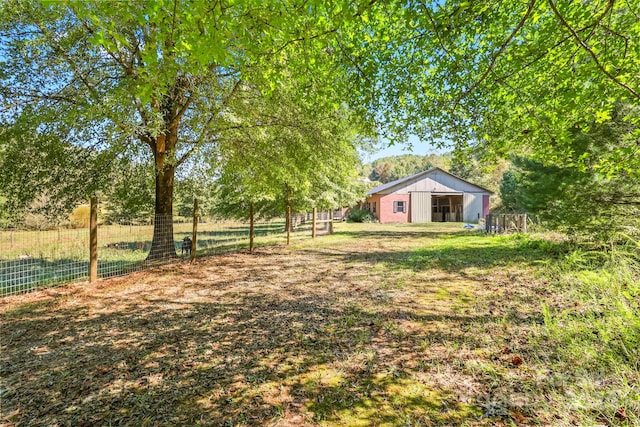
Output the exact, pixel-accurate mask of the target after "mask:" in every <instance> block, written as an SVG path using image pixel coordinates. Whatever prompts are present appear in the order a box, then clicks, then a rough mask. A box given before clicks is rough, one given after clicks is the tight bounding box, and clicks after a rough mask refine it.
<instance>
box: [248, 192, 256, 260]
mask: <svg viewBox="0 0 640 427" xmlns="http://www.w3.org/2000/svg"><path fill="white" fill-rule="evenodd" d="M253 227H254V212H253V202H251V203H250V204H249V253H250V254H252V253H253V236H254V232H255V229H254V228H253Z"/></svg>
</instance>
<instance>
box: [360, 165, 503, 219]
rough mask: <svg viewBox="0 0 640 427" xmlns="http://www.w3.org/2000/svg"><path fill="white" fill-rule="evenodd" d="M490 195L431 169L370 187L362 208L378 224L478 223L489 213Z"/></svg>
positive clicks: (448, 174) (451, 175) (469, 184)
mask: <svg viewBox="0 0 640 427" xmlns="http://www.w3.org/2000/svg"><path fill="white" fill-rule="evenodd" d="M491 194H493V192H492V191H490V190H487V189H486V188H483V187H481V186H479V185H476V184H472V183H471V182H469V181H466V180H464V179H462V178H460V177H457V176H455V175H453V174H451V173H449V172H447V171H445V170H443V169H440V168H433V169H429V170H426V171H422V172H419V173H417V174H415V175H411V176H407V177H405V178H401V179H398V180H396V181H392V182H388V183H386V184H383V185H380V186H378V187H375V188H373V189H371V190H369V191H368V192H367V199H366V201H365V205H364V207H365V208H366V209H368V210H369V211H370V212H371V213H372V214H373V215H374V216H375V217H376V218H377V219H378V221H380V222H381V223H389V222H415V223H423V222H478V220H479V219H480V218H484V217H485V216H487V215H488V214H489V197H490V196H491Z"/></svg>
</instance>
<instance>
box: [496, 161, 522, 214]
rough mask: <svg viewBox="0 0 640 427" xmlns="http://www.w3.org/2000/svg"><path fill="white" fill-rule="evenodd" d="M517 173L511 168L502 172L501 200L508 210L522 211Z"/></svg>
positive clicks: (503, 206) (504, 208) (505, 209)
mask: <svg viewBox="0 0 640 427" xmlns="http://www.w3.org/2000/svg"><path fill="white" fill-rule="evenodd" d="M519 198H520V195H519V194H518V182H517V174H516V173H515V172H514V171H513V170H511V169H509V170H506V171H505V172H504V173H503V174H502V182H500V200H501V201H502V209H503V210H504V211H506V212H520V211H522V210H523V207H522V206H521V204H520V201H519Z"/></svg>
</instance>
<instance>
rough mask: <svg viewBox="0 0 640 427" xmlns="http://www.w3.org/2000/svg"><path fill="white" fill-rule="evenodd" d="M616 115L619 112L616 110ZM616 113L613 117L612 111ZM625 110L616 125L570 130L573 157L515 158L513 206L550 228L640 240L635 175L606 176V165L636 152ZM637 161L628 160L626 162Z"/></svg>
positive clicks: (602, 237)
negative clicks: (634, 237)
mask: <svg viewBox="0 0 640 427" xmlns="http://www.w3.org/2000/svg"><path fill="white" fill-rule="evenodd" d="M616 111H618V110H616ZM614 114H615V112H614ZM627 117H628V114H627V113H625V112H622V111H621V114H615V115H614V117H613V118H612V120H609V121H606V122H604V123H593V124H590V125H588V126H586V127H585V128H584V129H583V128H573V129H572V130H571V135H572V138H571V151H572V153H573V154H572V155H571V156H568V157H566V158H564V159H562V160H559V161H556V162H554V161H548V162H545V163H543V162H541V161H537V160H534V159H530V158H516V159H515V160H514V166H515V168H514V170H513V171H511V172H510V174H509V175H508V176H507V178H508V181H507V183H511V184H512V185H511V186H510V187H509V188H507V187H506V184H505V187H504V190H505V192H507V193H506V194H507V195H508V197H509V199H508V200H511V201H512V202H513V203H514V205H515V206H518V207H521V208H523V209H525V210H526V211H528V212H531V213H534V214H536V215H539V217H540V219H541V220H544V221H545V222H546V224H547V225H548V226H549V227H552V228H556V229H560V230H566V231H568V232H569V233H570V234H572V235H573V236H575V237H579V236H584V235H588V236H589V238H590V239H591V240H593V239H595V241H596V242H601V243H602V242H608V241H611V240H616V239H619V238H620V234H619V233H622V234H623V235H629V236H640V219H639V218H640V181H639V180H638V177H637V173H638V172H637V171H625V170H621V171H618V172H616V173H611V174H607V173H606V172H605V171H606V170H609V168H608V167H606V166H603V164H602V162H603V161H607V160H611V158H613V157H616V156H617V155H619V153H620V152H623V151H627V150H637V142H636V141H635V140H634V139H629V138H628V135H629V134H630V133H633V131H632V130H631V129H629V128H630V127H632V126H634V125H632V124H630V123H629V122H628V121H627V120H626V118H627ZM631 162H636V163H637V159H633V160H632V159H629V160H627V163H629V164H630V163H631Z"/></svg>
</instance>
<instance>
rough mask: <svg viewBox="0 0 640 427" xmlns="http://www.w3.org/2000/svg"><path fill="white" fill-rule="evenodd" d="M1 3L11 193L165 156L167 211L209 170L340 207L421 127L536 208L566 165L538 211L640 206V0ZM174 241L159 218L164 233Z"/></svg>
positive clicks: (101, 181)
mask: <svg viewBox="0 0 640 427" xmlns="http://www.w3.org/2000/svg"><path fill="white" fill-rule="evenodd" d="M0 7H1V8H2V10H1V12H2V14H1V17H0V62H1V66H2V68H1V69H2V72H1V73H0V99H1V101H2V102H1V107H0V108H1V110H0V125H1V126H0V129H2V148H1V149H0V158H2V159H3V164H2V168H1V172H2V174H1V175H2V177H1V179H2V180H3V181H2V182H3V188H4V193H5V195H4V197H5V199H4V201H3V203H5V204H6V203H8V202H10V201H11V199H15V197H11V198H7V197H6V194H11V195H14V194H19V193H20V192H22V193H23V195H24V197H20V198H19V199H20V200H28V199H30V200H32V201H33V200H36V199H37V198H38V197H40V198H42V197H45V198H47V200H48V203H49V204H53V205H58V204H59V205H61V206H62V205H66V204H67V203H68V202H70V201H72V199H74V198H84V197H86V196H87V195H89V194H94V193H95V192H96V191H100V190H102V189H104V188H106V187H108V186H109V180H113V179H115V178H113V175H112V174H111V170H114V169H115V166H114V165H116V164H117V163H118V161H117V159H121V158H123V157H128V158H129V159H130V160H132V161H133V164H137V162H143V161H144V162H147V164H148V165H150V166H149V167H150V168H152V170H153V180H154V192H153V211H154V213H155V214H159V215H172V213H173V211H174V202H175V200H174V188H175V186H176V183H177V182H179V181H180V179H181V178H180V174H183V175H185V176H188V177H189V178H194V177H193V176H192V175H190V174H191V172H192V171H198V170H202V169H207V168H211V170H213V171H214V172H213V175H214V178H215V180H216V182H220V184H221V186H222V187H224V188H221V189H220V190H219V191H220V193H219V194H221V196H222V197H221V199H223V200H225V202H224V203H225V205H226V206H228V207H229V209H231V207H232V206H244V205H246V204H247V203H249V204H257V205H261V206H262V207H261V208H260V209H261V210H262V211H264V212H267V211H269V210H270V209H271V208H269V207H268V206H269V205H273V204H280V205H281V204H283V203H284V204H291V203H297V204H300V205H304V206H310V205H322V204H325V203H327V204H328V203H337V202H338V201H344V200H347V199H348V198H350V197H352V196H353V194H354V190H357V189H356V188H354V187H353V186H352V185H351V182H352V179H351V177H353V176H354V175H355V173H356V171H357V167H358V166H357V161H356V159H357V155H356V152H357V149H358V147H363V146H366V145H368V144H369V142H370V141H371V140H375V139H376V138H377V137H379V136H383V137H385V139H387V140H390V141H404V140H406V139H407V137H408V136H409V135H417V136H418V137H420V138H421V139H423V140H429V141H434V142H435V143H436V144H441V145H443V144H445V142H450V143H452V144H453V145H454V148H455V150H454V152H455V153H457V154H456V155H458V156H460V157H461V158H470V156H469V155H466V154H465V153H468V152H469V151H470V152H473V153H474V160H471V163H469V162H466V163H465V162H462V163H461V164H460V167H459V169H458V171H457V172H458V173H457V174H458V175H464V174H465V173H467V174H471V173H472V172H473V169H474V166H473V162H476V161H479V162H481V163H483V164H484V163H485V161H486V159H493V160H495V159H506V160H513V162H514V164H515V165H517V166H518V168H516V169H514V171H513V173H512V175H511V177H510V178H509V179H511V181H512V182H514V183H516V184H517V186H518V188H519V190H518V191H519V192H520V193H517V194H520V195H518V196H517V197H516V200H519V202H518V203H519V205H518V206H520V207H523V208H524V207H527V208H528V209H532V206H533V205H532V204H531V203H529V202H528V201H527V200H528V199H527V198H526V197H524V196H522V194H525V189H526V188H528V187H527V185H528V184H527V182H533V183H537V182H539V181H540V179H541V178H542V177H545V176H553V174H556V176H557V177H558V179H557V180H556V181H555V182H556V183H565V182H566V185H565V184H563V185H559V187H561V189H563V191H559V190H558V191H556V192H555V193H554V197H561V198H563V199H561V201H557V200H556V199H555V198H554V199H553V200H551V199H550V200H549V201H548V203H547V202H544V203H540V204H539V206H542V205H544V206H547V207H549V206H552V205H555V204H557V209H555V211H556V212H558V213H556V215H558V216H561V214H560V213H559V212H562V211H566V210H567V209H574V207H578V206H586V205H585V204H581V203H580V202H579V201H578V200H577V199H575V194H583V193H584V194H585V198H588V200H589V201H592V200H593V201H598V204H597V205H592V209H591V210H590V211H589V212H590V213H591V214H592V216H599V217H606V216H612V215H615V216H616V217H619V216H626V215H628V214H633V213H634V212H636V211H635V210H634V209H636V208H637V205H638V203H637V197H636V194H637V193H636V190H635V187H634V186H633V185H627V184H629V183H635V182H638V181H639V180H640V164H639V163H638V162H639V160H638V159H639V158H640V156H637V155H636V154H637V150H638V138H639V137H640V131H639V130H638V129H639V127H638V125H639V123H640V117H638V106H639V105H638V103H639V101H640V87H639V86H638V84H639V81H638V79H637V78H636V77H637V76H638V75H639V74H640V27H639V26H638V25H637V22H638V20H639V18H640V10H639V9H638V7H637V5H635V3H633V2H617V1H609V0H600V1H593V2H589V3H588V4H583V3H575V2H556V1H554V0H528V1H526V2H522V3H517V4H513V3H512V2H505V1H503V0H491V1H486V2H468V1H461V0H451V1H444V2H442V1H434V2H423V1H413V0H412V1H408V2H399V3H387V2H375V1H369V0H367V1H365V0H359V1H311V2H305V3H300V2H295V1H262V0H261V1H258V0H249V1H243V2H233V1H220V2H215V3H209V2H198V1H196V2H185V1H182V0H158V1H155V2H115V3H114V2H82V3H78V2H70V1H69V2H64V1H63V2H55V3H50V2H31V1H24V0H11V1H7V2H3V3H2V5H1V6H0ZM603 129H609V131H610V132H612V133H610V134H607V131H605V130H603ZM613 129H615V131H614V130H613ZM585 141H586V142H585ZM21 159H25V160H27V161H26V166H24V165H20V164H19V160H21ZM518 159H520V160H518ZM506 160H505V161H506ZM469 164H471V165H472V166H468V165H469ZM494 164H499V162H494ZM73 165H82V167H77V168H76V169H73V168H72V166H73ZM534 165H537V166H534ZM535 168H538V169H540V168H546V169H545V171H544V173H543V172H540V173H537V174H536V172H534V171H535ZM70 170H73V171H74V173H73V174H71V173H69V171H70ZM139 170H144V168H139ZM540 170H542V169H540ZM76 171H77V172H76ZM453 172H454V173H456V171H455V170H454V171H453ZM493 172H494V173H495V174H499V173H500V172H499V168H495V169H494V170H493ZM376 173H377V174H378V178H381V177H382V178H384V179H389V178H391V177H392V175H393V174H392V173H391V171H390V170H385V168H384V167H381V168H378V170H377V172H376ZM136 175H137V174H136ZM127 176H129V175H127ZM131 177H132V176H131ZM560 178H562V180H560ZM136 179H139V178H136ZM133 180H135V179H132V180H131V181H133ZM225 185H226V187H225ZM529 187H530V188H533V187H531V186H529ZM551 187H553V186H552V185H549V186H548V187H547V188H544V190H545V191H549V193H545V194H552V193H551V190H552V189H553V188H551ZM595 188H600V189H603V188H608V189H609V190H610V191H608V192H606V193H599V194H595V193H593V192H594V191H595ZM542 189H543V188H539V189H538V190H542ZM614 190H615V191H614ZM240 194H244V195H246V196H240ZM587 194H590V196H587ZM572 198H573V199H572ZM1 200H2V199H0V201H1ZM570 200H574V201H573V202H570ZM565 202H566V203H565ZM563 203H564V204H563ZM607 206H608V208H607V209H608V210H605V211H602V210H601V208H603V207H607ZM614 207H616V209H614ZM617 207H624V209H622V210H618V209H617ZM569 217H571V215H564V216H563V218H569ZM550 223H551V224H557V223H558V222H557V221H556V222H553V221H551V222H550ZM624 230H625V232H627V233H631V232H633V233H636V234H637V227H636V228H634V227H632V226H627V227H626V228H625V229H624ZM171 238H172V230H171V229H166V230H164V231H158V233H154V242H153V245H158V246H159V247H160V246H163V247H167V245H165V244H164V242H165V241H168V240H170V239H171ZM167 255H171V254H167Z"/></svg>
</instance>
